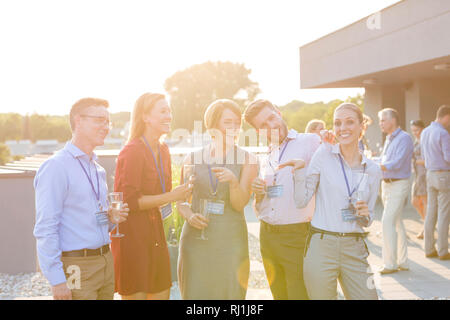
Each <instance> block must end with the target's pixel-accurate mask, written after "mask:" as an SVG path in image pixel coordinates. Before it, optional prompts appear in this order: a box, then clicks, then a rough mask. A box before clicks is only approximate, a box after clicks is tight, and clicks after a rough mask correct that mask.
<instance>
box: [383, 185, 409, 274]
mask: <svg viewBox="0 0 450 320" xmlns="http://www.w3.org/2000/svg"><path fill="white" fill-rule="evenodd" d="M381 188H382V189H381V199H382V201H383V205H384V210H383V217H382V219H381V223H382V226H383V261H384V267H385V268H387V269H397V268H398V267H399V266H401V267H404V268H408V249H407V248H408V245H407V240H406V230H405V226H404V224H403V217H402V216H403V209H404V207H405V201H406V198H407V197H408V194H409V180H406V179H405V180H397V181H393V182H389V183H386V182H384V181H383V182H382V183H381Z"/></svg>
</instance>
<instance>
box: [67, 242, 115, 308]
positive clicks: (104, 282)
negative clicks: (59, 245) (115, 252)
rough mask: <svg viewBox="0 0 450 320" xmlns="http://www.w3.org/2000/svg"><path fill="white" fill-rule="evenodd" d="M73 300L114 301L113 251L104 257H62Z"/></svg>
mask: <svg viewBox="0 0 450 320" xmlns="http://www.w3.org/2000/svg"><path fill="white" fill-rule="evenodd" d="M61 261H62V263H63V267H64V272H65V273H66V278H67V286H68V287H69V289H71V290H72V299H73V300H112V299H113V298H114V262H113V257H112V254H111V251H109V252H108V253H106V254H104V255H102V256H92V257H61Z"/></svg>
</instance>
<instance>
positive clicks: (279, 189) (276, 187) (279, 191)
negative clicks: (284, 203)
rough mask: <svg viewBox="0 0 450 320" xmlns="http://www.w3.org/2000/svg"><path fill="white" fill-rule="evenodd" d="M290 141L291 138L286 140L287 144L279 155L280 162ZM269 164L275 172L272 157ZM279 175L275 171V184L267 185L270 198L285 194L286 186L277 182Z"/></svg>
mask: <svg viewBox="0 0 450 320" xmlns="http://www.w3.org/2000/svg"><path fill="white" fill-rule="evenodd" d="M289 142H290V140H288V141H287V142H286V144H285V145H284V148H283V150H282V151H281V153H280V156H279V157H278V164H279V163H280V162H281V159H282V158H283V154H284V151H286V148H287V146H288V144H289ZM269 165H270V167H271V168H272V170H273V172H275V169H274V168H273V166H272V163H271V162H270V159H269ZM277 175H278V173H277V172H275V175H274V178H273V185H271V186H267V196H268V197H269V199H274V198H280V197H282V196H283V191H284V188H283V185H281V184H277Z"/></svg>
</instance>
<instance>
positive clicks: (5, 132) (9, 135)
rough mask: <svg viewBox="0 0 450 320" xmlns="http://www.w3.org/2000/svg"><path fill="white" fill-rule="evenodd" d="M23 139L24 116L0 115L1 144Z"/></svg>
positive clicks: (14, 114) (15, 114) (16, 114)
mask: <svg viewBox="0 0 450 320" xmlns="http://www.w3.org/2000/svg"><path fill="white" fill-rule="evenodd" d="M21 137H22V116H21V115H20V114H18V113H4V114H0V142H4V141H6V140H19V139H20V138H21Z"/></svg>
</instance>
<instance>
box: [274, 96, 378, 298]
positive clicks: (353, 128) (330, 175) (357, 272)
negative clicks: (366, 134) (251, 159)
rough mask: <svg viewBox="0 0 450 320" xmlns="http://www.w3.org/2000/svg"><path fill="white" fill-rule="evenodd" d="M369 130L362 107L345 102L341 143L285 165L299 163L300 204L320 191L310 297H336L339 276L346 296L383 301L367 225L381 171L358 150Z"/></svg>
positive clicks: (339, 113) (338, 128)
mask: <svg viewBox="0 0 450 320" xmlns="http://www.w3.org/2000/svg"><path fill="white" fill-rule="evenodd" d="M363 129H364V117H363V113H362V112H361V110H360V109H359V108H358V107H357V106H356V105H354V104H351V103H343V104H341V105H340V106H339V107H338V108H336V110H335V112H334V137H333V138H335V139H337V141H338V143H337V144H329V143H324V144H322V145H321V146H320V147H319V149H317V151H316V153H315V154H314V156H313V157H312V159H311V162H310V164H309V165H308V167H306V164H305V161H303V160H301V159H297V160H292V161H289V162H286V163H284V164H282V165H280V168H282V167H285V166H288V165H289V166H293V167H294V169H293V170H295V201H296V204H297V206H298V207H304V206H306V205H307V204H308V202H309V200H310V199H311V198H312V196H313V195H314V194H315V195H316V207H315V211H314V216H313V219H312V221H311V233H310V236H309V246H308V245H307V246H306V250H305V259H304V267H303V269H304V278H305V285H306V288H307V290H308V295H309V298H310V299H321V300H323V299H336V298H337V281H338V280H339V283H340V285H341V288H342V290H343V293H344V295H345V297H346V299H358V300H371V299H378V296H377V292H376V289H375V286H374V284H373V274H372V272H371V269H370V266H369V264H368V262H367V256H368V255H369V251H368V248H367V244H366V242H365V239H364V238H365V237H366V236H367V233H365V232H364V229H363V228H364V227H368V226H369V225H370V224H371V223H372V220H373V209H374V206H375V201H376V199H377V196H378V190H379V186H380V180H381V170H380V168H379V166H378V165H377V164H375V162H373V161H371V160H370V159H367V158H366V157H365V156H364V154H363V153H362V152H361V151H360V149H359V148H358V142H359V140H360V139H361V136H362V133H363ZM328 135H332V134H331V133H328ZM327 140H330V139H329V137H328V139H327ZM305 167H306V168H305Z"/></svg>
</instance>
